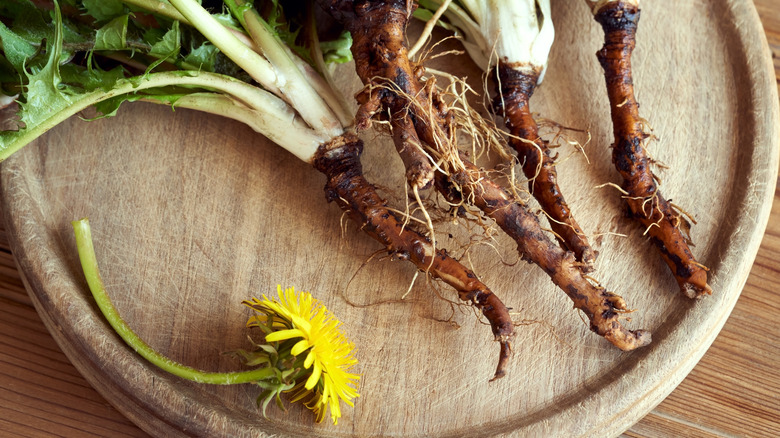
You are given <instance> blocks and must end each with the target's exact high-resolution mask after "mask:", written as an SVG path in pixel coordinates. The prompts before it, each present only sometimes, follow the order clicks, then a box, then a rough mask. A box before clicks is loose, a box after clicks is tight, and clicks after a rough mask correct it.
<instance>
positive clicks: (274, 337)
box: [265, 329, 303, 342]
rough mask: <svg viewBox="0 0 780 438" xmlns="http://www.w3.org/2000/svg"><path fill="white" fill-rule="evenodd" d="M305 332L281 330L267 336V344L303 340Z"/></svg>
mask: <svg viewBox="0 0 780 438" xmlns="http://www.w3.org/2000/svg"><path fill="white" fill-rule="evenodd" d="M302 337H303V332H302V331H300V330H298V329H290V330H280V331H278V332H273V333H269V334H268V335H266V337H265V340H266V341H267V342H278V341H284V340H285V339H292V338H302Z"/></svg>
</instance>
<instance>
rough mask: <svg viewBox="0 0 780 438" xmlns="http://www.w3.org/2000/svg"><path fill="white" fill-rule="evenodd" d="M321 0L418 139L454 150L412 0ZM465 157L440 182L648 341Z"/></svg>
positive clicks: (605, 332)
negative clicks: (410, 28) (410, 35)
mask: <svg viewBox="0 0 780 438" xmlns="http://www.w3.org/2000/svg"><path fill="white" fill-rule="evenodd" d="M320 3H321V4H323V5H324V7H325V9H326V10H329V11H330V12H331V14H332V15H333V16H334V18H336V19H337V20H338V21H340V22H341V23H342V24H343V25H344V26H345V27H346V28H347V29H348V30H350V32H351V33H352V38H353V45H352V53H353V57H354V58H355V65H356V70H357V73H358V75H359V76H360V78H361V79H362V80H363V82H364V83H365V84H371V83H372V82H373V81H375V80H376V78H383V80H384V81H386V85H385V86H383V87H380V88H379V89H378V90H379V92H381V93H383V94H382V95H381V96H382V97H381V100H382V103H383V105H384V106H386V107H387V108H389V109H390V116H391V117H394V114H395V115H396V117H397V115H398V114H403V116H404V117H407V116H408V117H409V118H410V120H411V122H412V125H413V127H414V130H415V131H416V136H417V138H419V140H421V141H422V142H423V143H425V144H426V145H427V146H428V147H429V148H431V149H434V150H436V151H437V152H439V153H440V154H441V155H445V156H446V155H448V154H452V153H453V152H452V151H454V150H455V147H454V145H453V144H451V142H450V139H449V138H450V137H448V136H447V133H449V128H450V126H449V120H450V119H449V118H448V116H447V108H446V105H444V103H443V101H442V100H441V99H440V98H439V97H438V96H437V94H436V92H435V90H434V89H428V88H426V87H423V86H421V85H420V83H419V80H418V77H417V76H418V75H417V74H415V70H413V69H412V67H411V64H410V62H409V60H408V58H407V56H406V54H407V49H406V42H405V38H404V33H405V29H406V23H407V21H408V18H409V14H411V11H412V9H411V7H410V6H409V5H410V4H411V2H409V3H408V2H406V1H402V0H387V1H367V0H356V1H354V2H353V1H349V0H320ZM370 90H372V88H368V91H369V92H370ZM410 97H411V98H412V99H414V101H410ZM358 99H359V102H370V101H371V100H372V99H370V98H366V97H364V96H363V97H361V96H358ZM396 105H400V107H396ZM399 108H400V109H399ZM400 110H402V111H403V112H401V111H400ZM396 147H397V148H398V146H397V145H396ZM443 149H447V150H443ZM465 158H466V157H465V156H462V155H461V157H460V160H461V161H463V163H461V164H458V165H453V166H450V167H451V168H450V169H447V170H448V172H449V175H448V176H446V177H443V175H440V174H439V175H437V176H436V181H437V184H436V186H437V189H438V190H439V191H440V192H441V193H443V194H444V196H451V198H450V199H453V198H452V196H454V197H458V198H459V197H460V193H462V194H463V198H465V200H466V201H467V202H469V203H472V204H474V205H476V206H477V207H478V208H480V209H482V210H483V211H485V212H486V213H487V214H488V215H489V216H490V217H491V218H493V219H494V220H495V221H496V222H497V223H498V224H499V226H500V227H501V228H502V229H503V230H504V231H505V232H507V233H508V234H509V235H510V237H512V238H513V239H514V240H515V241H516V242H517V244H518V249H519V251H520V254H521V256H523V257H524V258H525V259H526V260H528V261H533V262H534V263H536V264H538V265H539V266H540V267H542V269H544V270H545V272H547V273H548V275H550V277H551V278H552V279H553V281H554V282H555V284H557V285H558V286H559V287H561V288H562V289H563V290H564V292H565V293H566V294H567V295H568V296H569V297H570V298H571V299H572V300H573V301H574V303H575V307H577V308H580V309H582V310H583V311H584V312H585V313H586V315H588V318H589V320H590V321H591V329H592V330H593V331H595V332H596V333H598V334H600V335H602V336H604V337H605V338H607V339H608V340H609V341H610V342H612V343H614V344H615V345H616V346H618V347H619V348H621V349H623V350H631V349H634V348H637V347H641V346H643V345H646V344H647V343H649V342H650V336H649V333H647V332H644V331H636V332H631V331H629V330H627V329H625V328H623V327H622V325H621V324H620V322H619V321H618V313H619V311H621V310H624V307H625V304H624V303H623V302H622V299H621V300H617V299H616V296H615V295H613V294H611V293H609V292H606V291H604V290H601V289H598V288H596V287H594V286H593V285H591V284H590V282H588V281H587V279H586V278H585V277H584V271H583V264H582V263H579V262H577V261H575V260H574V256H573V255H572V254H571V253H567V252H566V251H564V250H562V249H561V248H560V247H559V246H558V245H556V244H555V242H553V241H552V240H550V239H549V238H548V237H547V236H546V234H545V233H544V231H543V230H542V229H541V226H540V225H539V222H538V220H537V218H536V216H535V215H533V214H531V213H530V212H528V211H527V210H526V209H525V207H524V206H523V205H521V204H519V203H517V202H516V201H515V200H514V199H513V198H512V197H511V196H510V195H509V194H507V193H506V191H504V190H503V189H501V188H500V187H498V186H497V185H496V184H494V183H492V182H491V181H490V180H489V179H488V176H487V175H486V174H485V173H484V172H480V171H479V170H478V169H477V168H476V167H475V166H474V165H473V164H471V163H469V162H468V161H467V160H466V159H465ZM442 165H447V163H442ZM442 180H443V181H442ZM459 199H460V198H459ZM456 202H458V201H456ZM356 220H357V218H356ZM567 254H568V256H567ZM620 306H623V307H620ZM502 352H503V348H502Z"/></svg>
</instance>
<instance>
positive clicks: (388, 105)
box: [319, 0, 433, 190]
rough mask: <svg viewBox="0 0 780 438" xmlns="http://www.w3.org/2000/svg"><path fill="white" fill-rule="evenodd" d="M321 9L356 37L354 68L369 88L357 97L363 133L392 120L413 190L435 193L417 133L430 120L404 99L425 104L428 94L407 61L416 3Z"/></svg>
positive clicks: (340, 4)
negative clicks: (380, 120)
mask: <svg viewBox="0 0 780 438" xmlns="http://www.w3.org/2000/svg"><path fill="white" fill-rule="evenodd" d="M319 3H320V4H321V5H322V6H323V7H324V8H325V9H326V10H328V11H330V12H331V15H333V17H334V18H336V20H338V21H339V22H340V23H342V24H343V25H344V27H346V28H347V30H349V31H350V33H351V34H352V41H353V42H352V53H353V56H354V58H355V67H356V70H357V73H358V76H360V78H361V80H362V81H363V84H364V85H365V86H366V88H365V89H364V90H363V91H362V92H361V93H360V94H359V95H358V96H357V100H358V103H359V104H360V105H361V107H360V109H359V110H358V114H357V120H356V124H357V126H358V128H359V129H361V128H364V127H367V126H369V125H370V119H369V118H370V117H373V116H374V115H377V114H379V115H380V116H385V115H387V114H389V117H390V120H391V126H392V127H393V131H394V140H395V145H396V150H397V151H398V154H399V155H400V157H401V160H402V161H403V163H404V166H405V167H406V177H407V181H408V183H409V185H410V186H411V187H412V188H415V187H416V188H417V189H419V190H422V189H425V188H428V187H430V185H431V182H432V181H433V165H432V163H431V162H430V160H429V159H428V157H427V156H426V155H425V154H423V153H422V149H421V148H420V147H418V145H419V139H418V138H417V136H418V134H417V133H416V132H414V129H412V128H414V127H415V126H416V125H418V124H424V123H427V120H423V119H421V118H418V117H416V114H415V113H414V112H410V111H409V107H410V105H409V100H408V99H407V98H406V97H403V96H402V94H403V95H406V96H419V97H420V98H423V97H424V94H425V93H424V91H423V89H422V87H421V86H420V85H419V82H418V81H417V79H416V77H415V76H416V74H415V71H414V69H413V68H412V66H411V64H410V62H409V59H408V57H407V56H406V54H407V51H408V49H407V47H406V41H405V37H406V25H407V23H408V21H409V17H410V16H411V14H412V12H413V11H414V8H415V7H416V6H415V3H414V2H412V1H405V0H391V1H381V2H379V1H368V0H358V1H348V0H330V1H328V0H321V1H320V2H319ZM398 91H401V93H400V94H399V93H398ZM399 130H400V131H401V132H398V131H399ZM423 140H425V141H427V140H428V139H423Z"/></svg>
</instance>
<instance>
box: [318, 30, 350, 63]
mask: <svg viewBox="0 0 780 438" xmlns="http://www.w3.org/2000/svg"><path fill="white" fill-rule="evenodd" d="M351 48H352V35H351V34H350V33H349V32H347V31H344V32H343V33H342V34H341V35H339V37H338V38H337V39H335V40H332V41H323V42H321V43H320V50H322V57H323V58H324V59H325V62H327V63H336V64H343V63H345V62H349V61H351V60H352V50H351Z"/></svg>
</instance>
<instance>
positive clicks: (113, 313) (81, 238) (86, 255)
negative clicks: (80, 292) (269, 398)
mask: <svg viewBox="0 0 780 438" xmlns="http://www.w3.org/2000/svg"><path fill="white" fill-rule="evenodd" d="M71 224H72V225H73V231H74V232H75V233H76V246H77V248H78V252H79V258H80V259H81V267H82V269H83V270H84V276H85V277H86V279H87V284H88V285H89V289H90V291H92V296H93V297H94V298H95V302H96V303H97V305H98V307H99V308H100V311H101V312H102V313H103V316H105V318H106V319H107V320H108V323H109V324H110V325H111V327H112V328H113V329H114V330H115V331H116V332H117V334H119V336H120V337H121V338H122V339H123V340H124V341H125V342H126V343H127V344H128V345H130V346H131V347H133V349H134V350H135V351H136V352H137V353H138V354H140V355H141V356H142V357H143V358H144V359H146V360H148V361H149V362H151V363H152V364H154V365H156V366H157V367H159V368H161V369H162V370H165V371H167V372H169V373H171V374H173V375H176V376H178V377H181V378H184V379H187V380H192V381H193V382H198V383H211V384H217V385H232V384H237V383H250V382H256V381H258V380H263V379H266V378H268V377H272V376H274V375H275V373H274V369H273V368H270V367H268V368H260V369H257V370H251V371H241V372H230V373H209V372H205V371H200V370H197V369H195V368H191V367H188V366H186V365H182V364H180V363H178V362H175V361H173V360H171V359H169V358H167V357H165V356H163V355H162V354H160V353H158V352H157V351H155V350H154V349H153V348H152V347H150V346H149V344H147V343H146V342H144V341H143V340H142V339H141V338H140V337H139V336H138V335H137V334H136V333H135V332H134V331H133V329H131V328H130V326H128V325H127V323H125V321H124V320H123V319H122V317H121V316H119V312H118V311H117V310H116V308H115V307H114V305H113V304H112V303H111V299H110V298H109V297H108V294H107V293H106V289H105V287H104V286H103V279H102V278H101V277H100V271H99V270H98V264H97V258H96V257H95V249H94V247H93V245H92V232H91V231H90V228H89V220H88V219H86V218H84V219H81V220H77V221H73V222H71Z"/></svg>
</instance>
